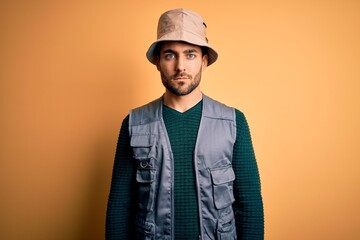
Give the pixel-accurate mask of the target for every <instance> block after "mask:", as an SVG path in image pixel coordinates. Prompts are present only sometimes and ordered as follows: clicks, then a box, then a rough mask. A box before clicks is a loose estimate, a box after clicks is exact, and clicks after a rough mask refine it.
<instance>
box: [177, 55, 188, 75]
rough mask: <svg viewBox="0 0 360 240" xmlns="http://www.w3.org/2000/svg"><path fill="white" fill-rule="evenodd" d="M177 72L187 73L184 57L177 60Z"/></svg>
mask: <svg viewBox="0 0 360 240" xmlns="http://www.w3.org/2000/svg"><path fill="white" fill-rule="evenodd" d="M176 70H177V71H179V72H184V71H186V68H185V59H184V57H183V56H179V57H178V58H177V64H176Z"/></svg>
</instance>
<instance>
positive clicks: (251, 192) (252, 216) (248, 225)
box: [232, 110, 264, 239]
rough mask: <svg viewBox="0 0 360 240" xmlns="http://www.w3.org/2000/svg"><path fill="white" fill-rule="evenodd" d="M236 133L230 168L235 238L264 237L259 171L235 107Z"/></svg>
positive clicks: (247, 127) (249, 137)
mask: <svg viewBox="0 0 360 240" xmlns="http://www.w3.org/2000/svg"><path fill="white" fill-rule="evenodd" d="M236 125H237V136H236V142H235V146H234V155H233V162H232V163H233V168H234V171H235V175H236V179H235V181H234V195H235V203H234V205H233V206H234V212H235V219H236V231H237V235H238V239H264V212H263V202H262V196H261V186H260V177H259V171H258V167H257V163H256V159H255V154H254V149H253V145H252V141H251V135H250V130H249V126H248V124H247V121H246V118H245V116H244V114H243V113H242V112H240V111H238V110H236Z"/></svg>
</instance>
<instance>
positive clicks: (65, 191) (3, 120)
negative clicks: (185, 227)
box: [0, 0, 360, 240]
mask: <svg viewBox="0 0 360 240" xmlns="http://www.w3.org/2000/svg"><path fill="white" fill-rule="evenodd" d="M177 7H185V8H189V9H192V10H194V11H197V12H199V13H201V15H202V16H203V17H204V18H205V20H206V23H207V26H208V30H207V33H208V38H209V40H210V44H212V45H213V46H214V47H215V49H216V50H217V51H218V52H219V60H218V62H216V63H215V64H214V65H212V66H211V67H209V68H208V69H206V71H205V73H204V74H203V80H202V90H203V91H204V93H206V94H207V95H209V96H211V97H213V98H215V99H217V100H220V101H222V102H224V103H226V104H227V105H230V106H234V107H236V108H238V109H240V110H242V111H243V112H244V113H245V114H246V116H247V118H248V121H249V124H250V127H251V130H252V136H253V142H254V147H255V150H256V155H257V159H258V165H259V170H260V173H261V180H262V190H263V199H264V207H265V226H266V227H265V232H266V234H265V235H266V239H269V240H303V239H327V240H329V239H330V240H331V239H341V240H344V239H360V231H359V229H360V221H359V214H360V204H359V203H360V192H359V190H360V189H359V187H360V186H359V183H360V174H359V169H360V146H359V143H360V127H359V125H360V112H359V110H360V97H359V90H360V1H355V0H354V1H350V0H329V1H318V0H314V1H307V0H301V1H300V0H299V1H286V0H275V1H266V0H258V1H236V0H232V1H226V0H225V1H205V0H204V1H200V0H190V1H185V0H182V1H168V0H162V1H160V0H158V1H139V0H133V1H115V0H114V1H83V2H81V1H60V0H59V1H40V0H34V1H25V0H22V1H21V0H18V1H16V0H15V1H1V3H0V111H1V112H0V114H1V115H0V161H1V162H0V194H1V195H0V239H9V240H14V239H15V240H18V239H19V240H20V239H21V240H23V239H31V240H32V239H34V240H49V239H51V240H64V239H66V240H78V239H81V240H82V239H83V240H85V239H86V240H89V239H94V240H95V239H103V238H104V237H103V236H104V224H105V211H106V203H107V197H108V192H109V187H110V179H111V171H112V165H113V157H114V152H115V147H116V141H117V137H118V132H119V128H120V124H121V122H122V119H123V118H124V117H125V116H126V114H127V113H128V110H129V109H130V108H133V107H136V106H139V105H142V104H144V103H147V102H148V101H150V100H152V99H154V98H157V97H159V96H160V95H161V94H162V92H163V87H162V85H161V83H160V78H159V73H158V72H157V70H156V69H155V67H154V66H153V65H151V64H150V63H148V62H147V60H146V58H145V52H146V50H147V48H148V46H149V45H150V44H151V43H152V41H154V40H155V38H156V26H157V20H158V17H159V16H160V14H161V13H162V12H164V11H165V10H168V9H171V8H177Z"/></svg>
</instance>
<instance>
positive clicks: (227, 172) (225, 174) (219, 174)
mask: <svg viewBox="0 0 360 240" xmlns="http://www.w3.org/2000/svg"><path fill="white" fill-rule="evenodd" d="M210 171H211V178H212V180H213V183H214V184H215V185H220V184H224V183H228V182H232V181H234V180H235V173H234V170H233V168H232V167H231V166H228V167H226V168H220V169H219V168H218V169H213V170H210Z"/></svg>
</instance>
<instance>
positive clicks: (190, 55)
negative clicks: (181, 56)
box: [187, 53, 196, 59]
mask: <svg viewBox="0 0 360 240" xmlns="http://www.w3.org/2000/svg"><path fill="white" fill-rule="evenodd" d="M187 57H188V58H189V59H194V58H195V57H196V55H195V54H192V53H189V54H188V55H187Z"/></svg>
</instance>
